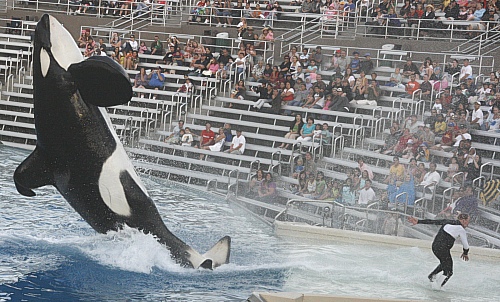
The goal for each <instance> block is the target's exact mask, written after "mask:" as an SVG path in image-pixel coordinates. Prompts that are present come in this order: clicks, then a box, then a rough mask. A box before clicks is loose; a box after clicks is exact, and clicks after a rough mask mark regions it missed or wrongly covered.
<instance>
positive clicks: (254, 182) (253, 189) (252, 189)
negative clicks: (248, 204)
mask: <svg viewBox="0 0 500 302" xmlns="http://www.w3.org/2000/svg"><path fill="white" fill-rule="evenodd" d="M264 179H265V176H264V172H263V171H262V169H258V170H257V172H256V173H255V175H254V176H252V178H250V182H249V183H248V192H247V194H246V196H247V197H249V198H256V197H258V196H259V188H260V185H261V183H262V182H263V181H264Z"/></svg>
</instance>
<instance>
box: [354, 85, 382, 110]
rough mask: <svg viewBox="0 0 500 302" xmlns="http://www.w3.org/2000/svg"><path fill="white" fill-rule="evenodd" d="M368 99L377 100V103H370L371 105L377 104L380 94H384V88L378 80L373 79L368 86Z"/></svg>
mask: <svg viewBox="0 0 500 302" xmlns="http://www.w3.org/2000/svg"><path fill="white" fill-rule="evenodd" d="M366 94H367V95H366V99H367V100H368V101H375V103H373V102H372V103H368V104H369V105H376V104H377V102H378V100H379V99H380V96H381V94H382V90H381V89H380V87H379V86H378V85H377V82H376V81H371V82H370V85H369V86H368V88H367V90H366ZM358 104H359V103H358Z"/></svg>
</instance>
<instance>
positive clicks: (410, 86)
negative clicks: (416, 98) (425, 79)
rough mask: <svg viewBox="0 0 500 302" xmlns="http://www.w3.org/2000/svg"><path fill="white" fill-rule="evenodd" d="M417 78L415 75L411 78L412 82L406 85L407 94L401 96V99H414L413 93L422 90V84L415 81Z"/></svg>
mask: <svg viewBox="0 0 500 302" xmlns="http://www.w3.org/2000/svg"><path fill="white" fill-rule="evenodd" d="M415 79H416V77H415V75H414V74H412V75H411V76H410V81H409V82H408V83H407V84H406V88H405V91H406V93H404V94H402V95H400V96H399V97H400V98H409V99H411V98H412V97H413V92H415V91H416V90H418V89H420V84H419V83H418V82H417V81H416V80H415Z"/></svg>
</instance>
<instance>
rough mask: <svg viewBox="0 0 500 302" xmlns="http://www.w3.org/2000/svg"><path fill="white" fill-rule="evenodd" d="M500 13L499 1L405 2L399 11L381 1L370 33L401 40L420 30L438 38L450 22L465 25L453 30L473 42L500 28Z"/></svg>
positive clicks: (372, 17) (370, 20)
mask: <svg viewBox="0 0 500 302" xmlns="http://www.w3.org/2000/svg"><path fill="white" fill-rule="evenodd" d="M499 9H500V3H499V2H498V1H484V2H483V1H455V0H452V1H444V2H442V3H435V2H434V3H433V2H427V3H425V2H418V1H417V2H413V1H411V0H405V2H404V4H403V6H401V7H399V8H397V7H395V4H394V2H392V1H389V0H382V1H381V2H380V3H379V4H378V5H375V6H374V7H373V10H372V11H371V13H369V18H368V20H367V22H366V24H367V25H372V26H374V27H373V28H372V29H371V33H373V34H375V35H385V34H387V35H393V36H400V35H402V34H403V33H404V34H405V36H407V35H411V36H415V31H416V29H417V28H419V34H420V35H421V36H428V35H434V36H436V35H438V34H440V33H442V32H443V31H441V30H442V29H444V28H447V27H448V26H449V22H448V21H453V20H456V21H465V22H466V23H465V24H460V25H454V29H460V30H464V32H465V34H466V35H467V36H468V37H471V38H472V37H474V36H476V35H478V34H479V33H480V32H482V31H485V30H488V29H491V28H493V27H495V26H497V25H498V19H499V12H500V10H499ZM404 25H406V29H405V28H403V27H404ZM386 30H387V31H386Z"/></svg>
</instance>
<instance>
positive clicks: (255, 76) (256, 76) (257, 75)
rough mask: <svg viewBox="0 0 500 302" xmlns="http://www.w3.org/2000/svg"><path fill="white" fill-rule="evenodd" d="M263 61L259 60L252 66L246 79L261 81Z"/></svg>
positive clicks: (262, 77)
mask: <svg viewBox="0 0 500 302" xmlns="http://www.w3.org/2000/svg"><path fill="white" fill-rule="evenodd" d="M264 68H265V66H264V61H262V60H259V61H258V63H257V64H255V65H254V66H253V67H252V76H251V77H250V78H249V79H248V80H249V81H250V82H261V81H262V80H263V79H264Z"/></svg>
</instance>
